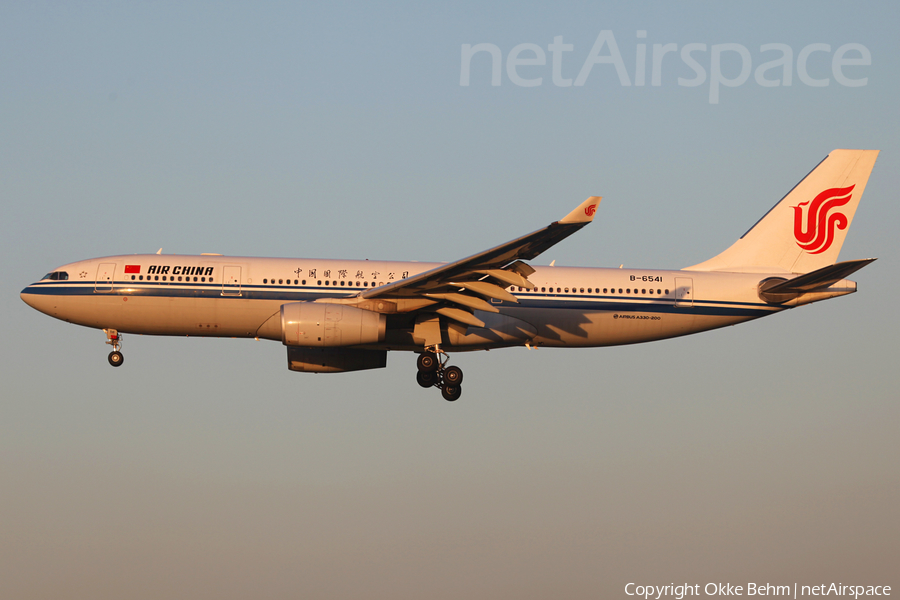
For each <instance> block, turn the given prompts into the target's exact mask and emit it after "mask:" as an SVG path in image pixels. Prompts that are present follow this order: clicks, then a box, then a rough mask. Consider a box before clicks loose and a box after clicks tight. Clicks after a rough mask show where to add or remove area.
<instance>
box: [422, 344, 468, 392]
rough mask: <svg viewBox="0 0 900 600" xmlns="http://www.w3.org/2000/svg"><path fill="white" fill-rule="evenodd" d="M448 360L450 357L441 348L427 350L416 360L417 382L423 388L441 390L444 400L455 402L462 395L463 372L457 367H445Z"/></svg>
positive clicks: (435, 347) (433, 347)
mask: <svg viewBox="0 0 900 600" xmlns="http://www.w3.org/2000/svg"><path fill="white" fill-rule="evenodd" d="M448 360H449V357H448V356H447V354H446V353H445V352H444V351H443V350H441V349H440V347H438V346H432V347H429V348H426V349H425V351H424V352H423V353H421V354H420V355H419V358H418V359H417V360H416V366H417V367H418V369H419V371H418V373H416V382H417V383H418V384H419V385H420V386H422V387H423V388H429V387H436V388H440V390H441V395H442V396H443V397H444V400H446V401H447V402H454V401H456V400H458V399H459V397H460V396H461V395H462V387H460V384H461V383H462V379H463V372H462V369H460V368H459V367H457V366H455V365H452V366H449V367H446V366H444V365H446V363H447V361H448Z"/></svg>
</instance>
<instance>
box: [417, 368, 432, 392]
mask: <svg viewBox="0 0 900 600" xmlns="http://www.w3.org/2000/svg"><path fill="white" fill-rule="evenodd" d="M436 381H437V373H435V372H434V371H429V372H426V371H419V372H418V373H416V382H417V383H418V384H419V385H421V386H422V387H423V388H430V387H433V386H434V384H435V382H436Z"/></svg>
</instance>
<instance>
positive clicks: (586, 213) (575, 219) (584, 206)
mask: <svg viewBox="0 0 900 600" xmlns="http://www.w3.org/2000/svg"><path fill="white" fill-rule="evenodd" d="M598 204H600V196H591V197H590V198H588V199H587V200H585V201H584V202H582V203H581V204H579V205H578V208H576V209H575V210H573V211H572V212H570V213H569V214H567V215H566V216H565V217H563V218H562V219H560V220H559V222H560V223H590V222H591V221H593V220H594V213H596V212H597V205H598Z"/></svg>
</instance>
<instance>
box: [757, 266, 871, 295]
mask: <svg viewBox="0 0 900 600" xmlns="http://www.w3.org/2000/svg"><path fill="white" fill-rule="evenodd" d="M874 260H876V259H874V258H864V259H862V260H848V261H846V262H840V263H837V264H834V265H828V266H827V267H822V268H821V269H817V270H815V271H812V272H811V273H806V274H804V275H800V276H799V277H795V278H793V279H787V280H785V279H783V278H781V277H773V278H770V279H764V280H763V281H761V282H760V284H759V297H760V298H762V299H763V300H764V301H766V302H771V303H774V304H783V303H785V302H788V301H795V300H796V301H797V302H798V303H799V304H805V303H806V302H803V300H804V299H805V300H806V301H807V302H809V301H814V300H812V298H813V297H814V296H815V295H816V294H820V295H821V294H823V293H828V294H829V296H828V297H831V296H833V295H842V294H851V293H853V292H855V291H856V284H855V283H853V282H847V285H845V286H843V288H844V289H843V291H841V292H838V291H837V290H833V289H831V288H832V286H833V285H834V284H835V283H838V282H839V281H841V280H843V279H844V278H845V277H847V276H849V275H850V274H851V273H855V272H856V271H858V270H860V269H862V268H863V267H864V266H866V265H867V264H869V263H871V262H873V261H874ZM848 286H850V287H848ZM799 304H798V305H799Z"/></svg>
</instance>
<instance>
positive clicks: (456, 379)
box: [444, 365, 463, 387]
mask: <svg viewBox="0 0 900 600" xmlns="http://www.w3.org/2000/svg"><path fill="white" fill-rule="evenodd" d="M462 380H463V372H462V369H460V368H459V367H457V366H455V365H454V366H452V367H447V368H446V369H444V383H447V384H449V385H455V386H456V387H459V384H461V383H462Z"/></svg>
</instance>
